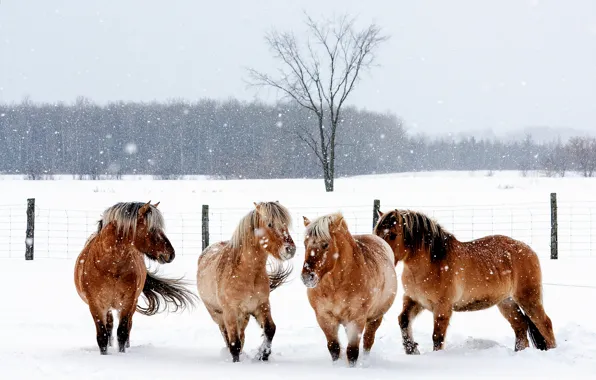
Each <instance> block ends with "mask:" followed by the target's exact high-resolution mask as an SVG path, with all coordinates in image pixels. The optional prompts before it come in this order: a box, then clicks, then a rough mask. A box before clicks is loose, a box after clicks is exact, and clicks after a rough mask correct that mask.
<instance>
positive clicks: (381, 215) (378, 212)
mask: <svg viewBox="0 0 596 380" xmlns="http://www.w3.org/2000/svg"><path fill="white" fill-rule="evenodd" d="M377 215H378V216H379V218H382V217H383V215H385V214H383V213H382V212H381V210H377Z"/></svg>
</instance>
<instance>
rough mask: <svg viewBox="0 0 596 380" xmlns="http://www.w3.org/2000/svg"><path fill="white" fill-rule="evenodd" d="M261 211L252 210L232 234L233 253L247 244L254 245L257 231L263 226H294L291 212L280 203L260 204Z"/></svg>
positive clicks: (230, 242)
mask: <svg viewBox="0 0 596 380" xmlns="http://www.w3.org/2000/svg"><path fill="white" fill-rule="evenodd" d="M258 207H259V210H258V211H257V209H256V208H255V209H252V210H251V211H250V212H249V213H248V214H246V215H245V216H244V217H243V218H242V219H240V222H238V226H236V229H235V230H234V233H233V234H232V238H231V239H230V241H229V243H228V244H229V245H230V247H231V248H232V250H233V251H238V250H239V249H240V248H242V246H243V245H245V244H247V243H248V244H250V243H252V241H253V239H254V237H255V230H257V229H258V228H259V226H260V225H261V224H269V223H272V224H273V228H279V227H281V226H282V225H286V226H287V227H288V228H289V227H291V225H292V217H291V216H290V212H289V211H288V209H286V208H285V207H284V206H282V205H281V204H279V203H278V202H263V203H259V204H258Z"/></svg>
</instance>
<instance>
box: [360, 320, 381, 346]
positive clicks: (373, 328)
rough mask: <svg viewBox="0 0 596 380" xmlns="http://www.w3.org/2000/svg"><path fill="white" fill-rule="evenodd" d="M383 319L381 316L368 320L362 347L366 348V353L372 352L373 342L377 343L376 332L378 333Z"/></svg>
mask: <svg viewBox="0 0 596 380" xmlns="http://www.w3.org/2000/svg"><path fill="white" fill-rule="evenodd" d="M382 320H383V317H382V316H381V317H379V318H377V319H374V320H371V321H367V322H366V326H365V328H364V344H363V347H362V348H364V353H365V354H368V353H369V352H370V350H371V348H372V346H373V344H374V343H375V334H376V333H377V330H378V329H379V326H381V321H382Z"/></svg>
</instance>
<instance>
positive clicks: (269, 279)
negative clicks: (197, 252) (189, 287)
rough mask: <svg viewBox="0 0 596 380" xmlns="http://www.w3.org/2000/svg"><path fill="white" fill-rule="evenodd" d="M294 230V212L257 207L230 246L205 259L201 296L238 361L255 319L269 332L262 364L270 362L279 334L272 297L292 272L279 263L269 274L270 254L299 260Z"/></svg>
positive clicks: (210, 250) (215, 248)
mask: <svg viewBox="0 0 596 380" xmlns="http://www.w3.org/2000/svg"><path fill="white" fill-rule="evenodd" d="M290 226H291V217H290V213H289V212H288V210H287V209H286V208H285V207H284V206H282V205H281V204H279V202H264V203H259V204H256V203H255V208H254V209H253V210H251V211H250V212H249V213H248V214H247V215H246V216H244V217H243V218H242V219H241V220H240V222H239V223H238V226H237V227H236V230H235V231H234V233H233V235H232V239H231V240H230V241H222V242H218V243H214V244H212V245H210V246H209V247H207V248H205V250H204V251H203V253H202V254H201V256H200V257H199V261H198V271H197V288H198V290H199V296H200V297H201V300H202V301H203V303H204V304H205V307H206V308H207V311H208V312H209V314H210V315H211V318H213V321H215V323H217V325H218V326H219V329H220V331H221V333H222V336H223V338H224V340H225V342H226V346H227V347H228V349H229V351H230V354H231V355H232V360H233V361H234V362H238V361H239V360H240V353H241V352H242V349H243V347H244V330H245V329H246V325H247V324H248V320H249V318H250V316H253V317H254V318H255V319H256V320H257V322H258V323H259V325H260V326H261V328H262V329H263V333H264V339H263V343H262V345H261V347H260V348H259V352H258V354H257V359H259V360H268V359H269V355H270V354H271V342H272V341H273V336H274V335H275V323H274V322H273V318H272V317H271V305H270V304H269V293H270V292H271V291H273V290H274V289H276V288H277V287H278V286H280V285H282V284H283V283H284V282H286V280H287V278H288V276H289V275H290V273H291V267H288V269H285V268H284V267H283V265H281V264H280V263H279V262H278V263H276V264H275V265H274V268H273V270H272V271H271V272H269V273H268V272H267V259H268V258H269V255H271V256H273V257H274V258H275V259H277V260H289V259H291V258H292V257H294V254H295V253H296V245H295V244H294V241H293V240H292V237H291V236H290V234H289V232H288V228H289V227H290Z"/></svg>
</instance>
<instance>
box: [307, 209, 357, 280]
mask: <svg viewBox="0 0 596 380" xmlns="http://www.w3.org/2000/svg"><path fill="white" fill-rule="evenodd" d="M303 218H304V226H305V227H306V236H305V238H304V248H305V253H304V266H303V267H302V282H303V283H304V285H306V287H308V288H314V287H316V286H317V284H318V283H319V282H320V281H321V279H322V278H323V276H325V274H327V273H329V272H331V271H332V270H333V268H334V267H335V265H336V264H337V262H338V258H339V255H340V249H339V244H341V243H340V242H341V241H342V239H341V236H340V235H341V234H342V233H349V231H348V227H347V225H346V222H345V221H344V218H343V216H342V215H341V214H331V215H325V216H322V217H320V218H318V219H316V220H315V221H314V222H311V221H310V220H309V219H308V218H307V217H305V216H304V217H303Z"/></svg>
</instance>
